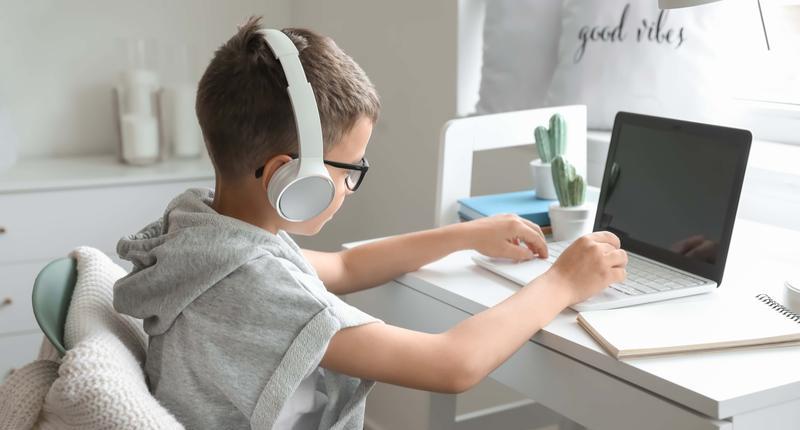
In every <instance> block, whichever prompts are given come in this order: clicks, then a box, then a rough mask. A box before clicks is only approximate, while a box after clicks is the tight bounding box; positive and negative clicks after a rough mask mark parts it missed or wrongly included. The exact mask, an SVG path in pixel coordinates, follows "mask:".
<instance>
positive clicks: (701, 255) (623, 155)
mask: <svg viewBox="0 0 800 430" xmlns="http://www.w3.org/2000/svg"><path fill="white" fill-rule="evenodd" d="M621 119H622V121H621V123H620V124H615V125H616V129H615V136H614V138H615V139H616V140H615V141H614V142H613V143H612V145H611V148H610V150H609V155H608V160H607V166H606V173H605V178H604V183H603V187H604V189H603V193H602V195H601V204H600V205H599V207H598V216H597V219H596V222H595V230H608V231H611V232H613V233H615V234H617V235H618V236H620V238H621V239H622V241H623V247H624V248H626V249H630V250H631V251H634V252H637V253H639V254H640V255H643V256H645V257H649V258H653V259H655V260H658V261H661V262H663V263H667V264H670V265H672V266H676V267H678V268H681V269H684V270H687V271H690V272H692V273H696V274H699V275H702V276H705V277H707V278H710V279H713V280H716V281H717V282H720V281H721V277H722V269H723V268H724V263H725V257H726V255H727V248H728V244H729V242H730V230H731V228H732V224H733V217H734V216H735V213H736V208H737V206H738V198H739V192H740V191H741V182H742V177H743V172H744V165H745V163H746V157H747V153H748V150H749V143H750V142H749V138H748V139H746V140H747V142H746V146H745V147H743V146H742V144H741V141H742V140H743V139H742V138H741V136H734V137H725V133H722V134H719V133H714V132H711V133H708V132H702V128H701V130H700V131H699V132H693V128H694V127H693V126H692V125H687V126H686V127H680V126H676V125H674V124H673V126H671V127H670V126H667V125H668V124H666V123H662V124H659V123H658V121H656V124H647V121H643V122H642V121H625V119H626V117H625V116H624V115H623V116H622V118H620V117H618V118H617V121H618V122H620V120H621ZM687 124H691V123H687ZM707 127H712V128H713V126H707ZM723 130H731V129H723ZM748 134H749V133H748ZM731 139H734V140H738V141H739V142H734V141H732V140H731Z"/></svg>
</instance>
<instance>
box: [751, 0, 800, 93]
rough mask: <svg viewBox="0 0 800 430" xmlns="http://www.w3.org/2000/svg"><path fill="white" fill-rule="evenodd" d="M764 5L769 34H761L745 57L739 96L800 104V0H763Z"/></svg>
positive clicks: (765, 23) (765, 21) (763, 10)
mask: <svg viewBox="0 0 800 430" xmlns="http://www.w3.org/2000/svg"><path fill="white" fill-rule="evenodd" d="M761 6H762V12H763V14H764V26H765V28H766V33H767V36H768V37H767V38H765V36H764V34H763V32H762V34H760V35H758V36H757V37H758V38H760V40H758V41H757V42H758V43H756V44H755V46H754V47H755V48H756V49H754V50H753V51H754V52H753V53H752V57H751V58H750V59H746V58H742V63H743V66H744V68H743V72H744V76H743V83H744V85H742V86H741V87H740V88H741V93H740V94H739V98H741V99H743V100H752V101H759V102H767V103H779V104H790V105H796V106H800V0H761ZM756 18H757V17H756ZM760 26H761V23H760V22H759V27H760ZM759 30H761V29H760V28H759ZM752 36H755V35H752ZM767 40H768V41H769V50H768V49H767Z"/></svg>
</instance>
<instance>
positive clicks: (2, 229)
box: [0, 225, 6, 234]
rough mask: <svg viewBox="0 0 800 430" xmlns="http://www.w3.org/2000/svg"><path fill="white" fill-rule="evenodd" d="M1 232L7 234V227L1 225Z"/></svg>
mask: <svg viewBox="0 0 800 430" xmlns="http://www.w3.org/2000/svg"><path fill="white" fill-rule="evenodd" d="M0 234H6V228H5V227H3V226H2V225H0Z"/></svg>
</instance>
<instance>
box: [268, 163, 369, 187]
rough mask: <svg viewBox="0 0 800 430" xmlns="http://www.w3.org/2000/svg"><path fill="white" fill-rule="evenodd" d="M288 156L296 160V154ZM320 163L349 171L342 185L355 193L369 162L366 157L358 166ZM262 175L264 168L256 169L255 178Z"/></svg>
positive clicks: (365, 173) (365, 174)
mask: <svg viewBox="0 0 800 430" xmlns="http://www.w3.org/2000/svg"><path fill="white" fill-rule="evenodd" d="M290 155H291V157H292V159H297V158H298V156H297V154H290ZM322 162H323V163H325V164H327V165H329V166H332V167H336V168H339V169H345V170H349V171H350V172H349V173H348V174H347V177H346V178H345V180H344V184H345V185H346V186H347V189H348V190H350V191H355V190H357V189H358V187H359V186H361V182H363V181H364V176H367V170H369V161H367V157H364V158H362V159H361V163H359V164H350V163H340V162H338V161H328V160H322ZM263 174H264V166H261V167H259V168H258V169H256V178H260V177H261V176H262V175H263Z"/></svg>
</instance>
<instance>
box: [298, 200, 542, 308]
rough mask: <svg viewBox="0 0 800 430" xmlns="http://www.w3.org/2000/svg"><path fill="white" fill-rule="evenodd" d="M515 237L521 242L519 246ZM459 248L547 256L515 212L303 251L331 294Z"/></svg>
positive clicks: (385, 278)
mask: <svg viewBox="0 0 800 430" xmlns="http://www.w3.org/2000/svg"><path fill="white" fill-rule="evenodd" d="M515 239H518V240H519V241H521V242H523V243H524V244H526V245H527V248H522V247H520V246H518V245H517V243H516V242H514V240H515ZM463 249H477V250H479V251H481V252H482V253H484V254H486V255H489V256H492V257H507V258H515V259H518V260H525V259H530V258H533V257H535V256H536V255H539V256H542V257H547V246H546V244H545V240H544V235H542V232H541V229H540V228H539V226H537V225H536V224H534V223H532V222H530V221H528V220H525V219H523V218H520V217H518V216H516V215H500V216H494V217H489V218H483V219H480V220H476V221H470V222H466V223H459V224H451V225H447V226H444V227H440V228H435V229H431V230H424V231H419V232H414V233H408V234H402V235H398V236H393V237H389V238H386V239H382V240H377V241H374V242H370V243H366V244H363V245H360V246H357V247H355V248H352V249H348V250H344V251H339V252H319V251H310V250H305V249H304V250H303V254H304V256H305V257H306V259H307V260H308V261H309V262H311V265H312V266H314V269H315V270H316V271H317V274H318V275H319V277H320V279H321V280H322V282H323V283H324V284H325V286H326V287H327V288H328V290H329V291H331V292H332V293H335V294H347V293H352V292H355V291H359V290H363V289H365V288H371V287H375V286H378V285H382V284H385V283H387V282H389V281H391V280H392V279H395V278H397V277H398V276H400V275H402V274H404V273H408V272H413V271H415V270H417V269H419V268H420V267H422V266H424V265H426V264H428V263H430V262H432V261H436V260H438V259H440V258H442V257H445V256H447V255H448V254H451V253H453V252H455V251H460V250H463Z"/></svg>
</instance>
